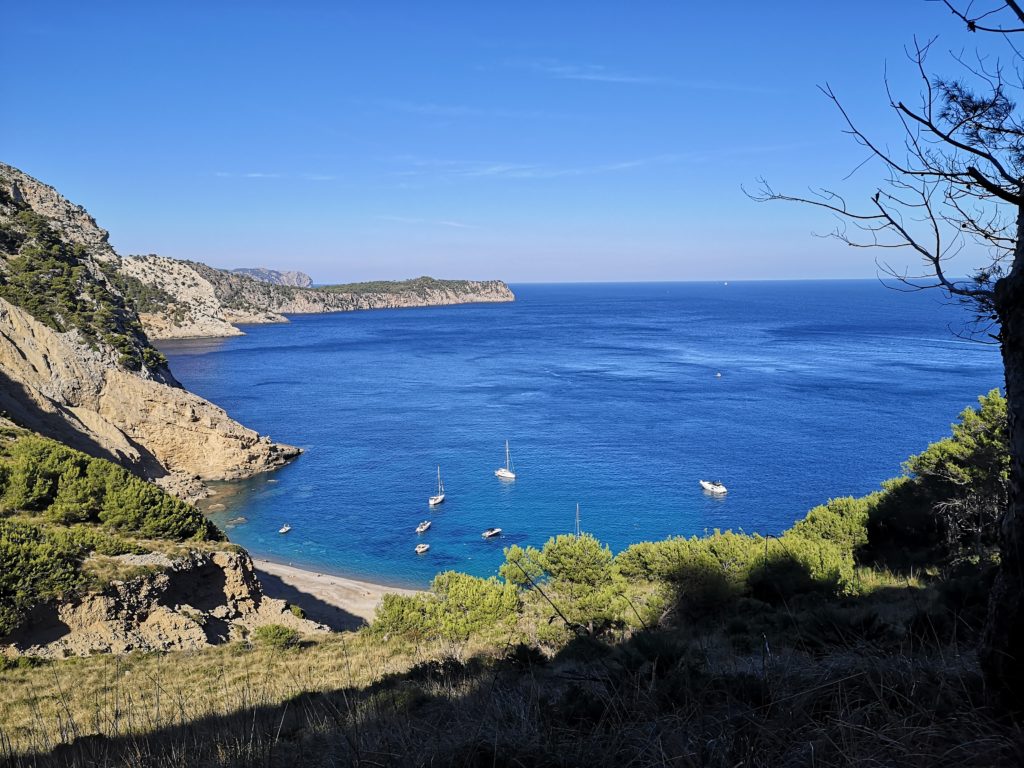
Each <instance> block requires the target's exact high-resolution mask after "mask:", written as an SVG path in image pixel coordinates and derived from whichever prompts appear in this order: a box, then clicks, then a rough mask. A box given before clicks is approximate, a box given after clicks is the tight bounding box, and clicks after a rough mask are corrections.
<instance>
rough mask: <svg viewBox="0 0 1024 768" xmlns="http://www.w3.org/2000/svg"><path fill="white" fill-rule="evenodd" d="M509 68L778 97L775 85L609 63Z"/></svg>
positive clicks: (548, 62)
mask: <svg viewBox="0 0 1024 768" xmlns="http://www.w3.org/2000/svg"><path fill="white" fill-rule="evenodd" d="M506 65H507V66H510V67H515V68H519V69H526V70H530V71H533V72H536V73H538V74H541V75H544V76H546V77H550V78H553V79H555V80H582V81H589V82H594V83H620V84H626V85H666V86H672V87H674V88H681V89H684V90H692V91H720V92H725V93H758V94H778V93H781V92H782V91H781V90H780V89H779V88H778V87H775V86H766V85H761V84H758V83H756V82H742V83H727V82H720V81H714V80H689V79H686V80H680V79H677V78H673V77H665V76H661V75H649V74H637V73H635V72H627V71H624V70H621V69H616V68H615V67H609V66H607V65H605V64H579V63H571V62H565V61H560V60H558V59H531V60H526V61H509V62H506Z"/></svg>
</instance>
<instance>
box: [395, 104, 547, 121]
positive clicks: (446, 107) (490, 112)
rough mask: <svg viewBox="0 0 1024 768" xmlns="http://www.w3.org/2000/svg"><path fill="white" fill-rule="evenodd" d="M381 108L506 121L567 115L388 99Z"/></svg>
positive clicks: (440, 115)
mask: <svg viewBox="0 0 1024 768" xmlns="http://www.w3.org/2000/svg"><path fill="white" fill-rule="evenodd" d="M379 104H380V106H382V107H384V108H386V109H390V110H394V111H396V112H407V113H410V114H415V115H423V116H425V117H439V118H449V119H455V118H468V117H492V118H501V119H504V120H552V119H559V118H563V117H565V115H562V114H559V113H556V112H548V111H545V110H539V109H505V108H500V107H474V106H469V105H466V104H437V103H434V102H419V101H401V100H392V99H386V100H383V101H381V102H379Z"/></svg>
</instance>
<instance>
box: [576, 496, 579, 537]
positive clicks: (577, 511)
mask: <svg viewBox="0 0 1024 768" xmlns="http://www.w3.org/2000/svg"><path fill="white" fill-rule="evenodd" d="M579 537H580V503H579V502H578V501H577V502H576V538H577V539H578V538H579Z"/></svg>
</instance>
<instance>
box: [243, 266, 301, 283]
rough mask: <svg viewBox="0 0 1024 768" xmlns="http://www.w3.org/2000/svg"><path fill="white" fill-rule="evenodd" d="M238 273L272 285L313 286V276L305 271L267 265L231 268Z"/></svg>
mask: <svg viewBox="0 0 1024 768" xmlns="http://www.w3.org/2000/svg"><path fill="white" fill-rule="evenodd" d="M231 271H232V272H234V273H235V274H236V275H245V276H246V277H251V278H252V279H253V280H259V281H260V282H263V283H271V284H272V285H290V286H293V287H295V288H312V287H313V278H312V277H310V276H309V275H307V274H306V273H305V272H287V271H286V272H279V271H278V270H276V269H267V268H266V267H255V268H241V269H233V270H231Z"/></svg>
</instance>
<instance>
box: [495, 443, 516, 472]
mask: <svg viewBox="0 0 1024 768" xmlns="http://www.w3.org/2000/svg"><path fill="white" fill-rule="evenodd" d="M494 474H495V476H496V477H500V478H501V479H502V480H515V479H516V473H515V472H514V471H513V469H512V454H511V453H509V450H508V440H506V441H505V466H504V467H500V468H498V469H496V470H494Z"/></svg>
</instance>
